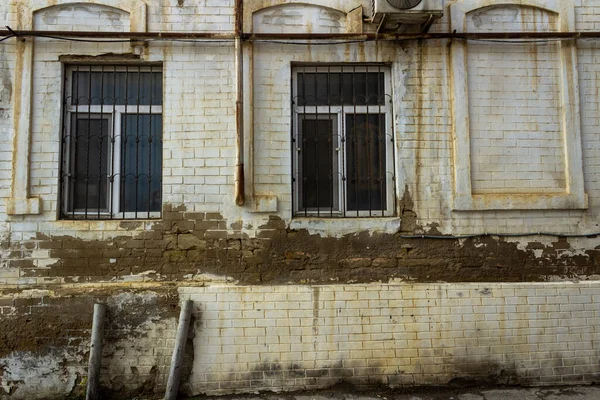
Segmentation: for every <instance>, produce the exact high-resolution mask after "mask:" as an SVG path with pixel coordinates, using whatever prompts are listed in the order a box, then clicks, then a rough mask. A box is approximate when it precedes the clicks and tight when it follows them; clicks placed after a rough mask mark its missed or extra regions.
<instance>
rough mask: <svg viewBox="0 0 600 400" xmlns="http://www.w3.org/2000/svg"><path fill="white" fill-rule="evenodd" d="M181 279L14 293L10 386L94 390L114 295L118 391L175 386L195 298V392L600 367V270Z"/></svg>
mask: <svg viewBox="0 0 600 400" xmlns="http://www.w3.org/2000/svg"><path fill="white" fill-rule="evenodd" d="M168 286H169V285H168V284H165V285H163V286H162V287H158V286H156V287H150V286H149V287H147V288H146V289H145V290H143V291H141V290H138V291H137V292H135V293H134V292H132V290H131V289H130V288H129V289H128V288H126V287H122V286H121V287H116V286H111V285H103V286H101V287H100V286H99V287H97V288H93V289H92V288H86V289H85V290H84V291H81V292H79V293H75V292H69V290H72V289H61V290H57V291H54V292H52V293H50V292H45V291H23V292H20V293H18V294H12V295H8V294H5V295H3V297H2V299H1V300H0V305H2V314H1V319H0V322H1V324H2V329H0V335H1V336H2V337H1V338H0V339H1V340H0V342H1V343H2V346H0V398H1V399H36V398H37V399H47V398H66V397H67V396H68V395H69V394H71V395H75V394H77V393H80V392H81V391H82V390H84V389H85V376H86V374H87V373H86V366H87V346H88V343H89V329H90V327H91V313H92V309H93V303H94V302H96V301H103V302H106V303H107V304H108V306H109V312H108V316H107V328H108V330H107V334H106V340H105V351H104V359H103V371H102V384H103V387H104V390H105V398H110V396H111V393H113V394H114V393H119V394H118V395H117V397H118V396H121V398H122V396H123V393H133V394H143V393H162V391H164V387H165V384H166V379H167V373H168V367H169V363H170V355H171V351H172V350H171V349H172V348H173V345H174V338H175V330H176V321H177V319H176V318H177V313H178V307H177V303H179V302H181V301H183V300H187V299H191V300H193V301H194V306H195V308H194V320H193V323H192V327H191V328H190V339H189V341H188V347H187V351H186V352H187V358H186V362H185V368H184V369H185V371H184V374H183V380H182V386H181V390H182V392H183V393H184V394H187V395H198V394H203V393H206V394H228V393H247V392H255V391H291V390H301V389H316V388H326V387H329V386H331V385H333V384H335V383H338V382H347V383H352V384H355V385H359V386H363V385H386V386H390V387H396V386H402V385H443V384H447V383H449V382H451V381H453V380H467V381H483V382H488V383H501V384H521V385H562V384H572V383H592V382H595V381H597V380H598V379H599V378H600V329H599V328H598V326H599V324H598V323H599V321H600V282H588V283H536V284H516V283H514V284H513V283H510V284H364V285H363V284H360V285H322V286H298V285H295V286H264V287H263V286H233V285H223V286H208V287H178V288H176V287H171V289H168V290H166V289H165V287H168ZM78 290H80V289H78ZM24 338H29V339H30V340H25V339H24Z"/></svg>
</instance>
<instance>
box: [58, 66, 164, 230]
mask: <svg viewBox="0 0 600 400" xmlns="http://www.w3.org/2000/svg"><path fill="white" fill-rule="evenodd" d="M162 103H163V93H162V68H161V67H160V66H155V65H145V66H141V65H135V66H133V65H68V66H66V67H65V83H64V88H63V121H62V135H61V136H62V137H61V163H60V169H61V170H60V203H61V217H62V218H64V219H142V218H143V219H145V218H159V217H160V216H161V207H162Z"/></svg>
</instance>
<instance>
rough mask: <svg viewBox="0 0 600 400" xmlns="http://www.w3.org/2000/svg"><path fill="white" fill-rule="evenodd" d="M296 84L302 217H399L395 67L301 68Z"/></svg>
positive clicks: (298, 209)
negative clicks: (393, 88) (392, 70)
mask: <svg viewBox="0 0 600 400" xmlns="http://www.w3.org/2000/svg"><path fill="white" fill-rule="evenodd" d="M292 88H293V96H292V110H293V112H292V160H293V163H292V165H293V171H292V173H293V176H292V182H293V185H292V186H293V196H292V198H293V202H294V212H295V215H296V216H306V217H309V216H311V217H312V216H316V217H383V216H392V215H394V212H395V199H396V192H395V184H394V182H395V176H394V164H395V162H394V151H393V147H394V146H393V141H394V135H393V132H392V114H393V113H392V97H391V83H390V69H389V67H388V66H385V65H325V66H323V65H318V66H317V65H304V66H298V67H295V68H293V73H292Z"/></svg>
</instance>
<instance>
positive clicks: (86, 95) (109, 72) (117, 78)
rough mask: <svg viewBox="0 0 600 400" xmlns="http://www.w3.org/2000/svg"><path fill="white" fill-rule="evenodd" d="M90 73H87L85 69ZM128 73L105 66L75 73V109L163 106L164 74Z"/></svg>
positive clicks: (73, 97)
mask: <svg viewBox="0 0 600 400" xmlns="http://www.w3.org/2000/svg"><path fill="white" fill-rule="evenodd" d="M86 68H87V69H88V70H87V71H84V70H83V69H86ZM139 70H140V71H138V67H128V68H127V69H126V70H123V68H118V67H110V66H106V67H103V68H99V69H93V70H91V71H90V70H89V67H81V69H80V70H75V71H74V72H73V79H72V85H71V99H68V102H69V103H70V104H72V105H101V104H104V105H113V104H114V105H125V104H128V105H137V104H138V100H139V104H140V105H142V106H147V105H155V106H157V105H162V102H163V98H162V73H161V72H154V71H152V72H151V71H150V70H149V69H148V68H145V69H144V68H139Z"/></svg>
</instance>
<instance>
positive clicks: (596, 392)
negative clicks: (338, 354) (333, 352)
mask: <svg viewBox="0 0 600 400" xmlns="http://www.w3.org/2000/svg"><path fill="white" fill-rule="evenodd" d="M198 399H200V398H198ZM201 399H215V400H216V399H218V400H600V386H576V387H560V388H489V387H472V388H465V389H451V388H435V389H434V388H428V389H415V390H403V391H373V392H371V393H369V392H358V391H356V390H351V389H350V390H349V389H347V388H346V389H339V390H328V391H321V392H312V393H283V394H258V395H239V396H226V397H214V398H212V397H210V398H206V397H202V398H201Z"/></svg>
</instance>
